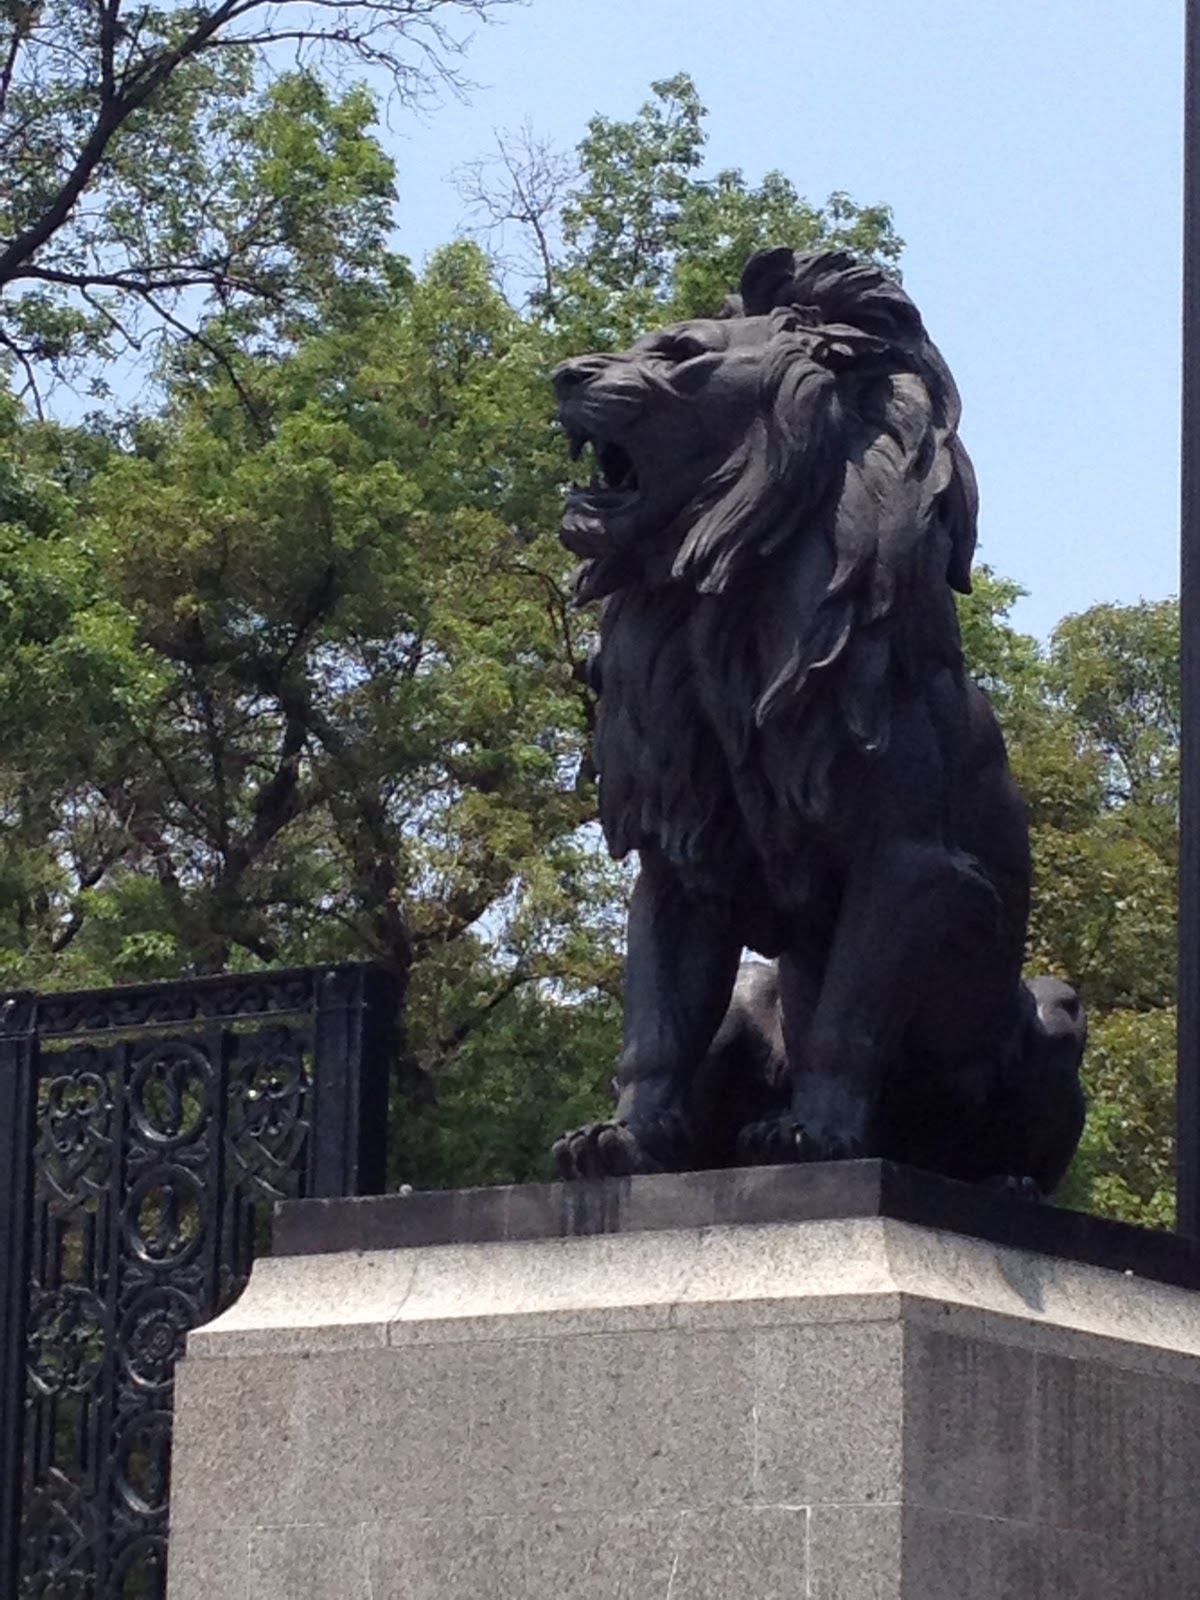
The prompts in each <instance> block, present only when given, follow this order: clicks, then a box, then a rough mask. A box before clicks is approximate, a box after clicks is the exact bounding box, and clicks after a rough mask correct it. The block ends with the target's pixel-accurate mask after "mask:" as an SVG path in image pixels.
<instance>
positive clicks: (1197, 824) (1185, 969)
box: [1176, 0, 1200, 1238]
mask: <svg viewBox="0 0 1200 1600" xmlns="http://www.w3.org/2000/svg"><path fill="white" fill-rule="evenodd" d="M1186 27H1187V39H1186V44H1185V46H1184V57H1185V69H1184V75H1185V87H1184V110H1183V147H1184V156H1183V432H1182V441H1181V446H1182V449H1181V471H1182V492H1181V508H1180V509H1181V530H1180V578H1179V601H1180V624H1181V628H1182V634H1183V637H1182V641H1181V649H1182V661H1181V667H1182V674H1183V729H1182V750H1181V772H1180V797H1179V822H1180V840H1179V895H1180V899H1179V1068H1178V1078H1177V1089H1176V1103H1177V1117H1178V1122H1177V1134H1178V1155H1177V1162H1176V1170H1177V1174H1178V1185H1179V1201H1178V1222H1177V1226H1178V1228H1179V1231H1180V1232H1181V1233H1186V1234H1190V1235H1192V1236H1193V1237H1195V1238H1200V0H1187V23H1186Z"/></svg>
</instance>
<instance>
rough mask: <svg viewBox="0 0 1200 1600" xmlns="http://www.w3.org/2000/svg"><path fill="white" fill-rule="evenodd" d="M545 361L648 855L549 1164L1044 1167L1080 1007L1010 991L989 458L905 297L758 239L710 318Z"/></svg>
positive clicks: (568, 537) (1066, 1107)
mask: <svg viewBox="0 0 1200 1600" xmlns="http://www.w3.org/2000/svg"><path fill="white" fill-rule="evenodd" d="M554 383H555V389H556V394H557V399H558V406H559V418H560V422H561V425H562V427H563V429H564V430H565V432H566V435H567V437H568V439H569V441H570V444H571V449H572V454H573V455H578V454H579V453H580V452H581V451H582V450H583V449H584V447H585V446H586V445H589V444H590V446H591V447H592V450H593V452H594V456H595V462H596V469H597V470H596V472H595V474H594V476H593V479H592V482H591V484H590V485H588V486H586V487H579V486H577V487H575V488H574V489H573V491H572V492H571V494H570V496H569V499H568V503H567V506H566V510H565V514H564V518H563V526H562V538H563V541H564V543H565V544H566V545H567V546H568V548H569V549H571V550H572V551H574V552H575V553H576V554H578V555H579V556H580V557H582V563H583V564H582V567H581V568H580V572H579V576H578V594H579V597H580V599H581V600H582V601H589V600H600V601H602V602H603V605H602V614H601V621H600V645H599V650H598V653H597V656H596V658H595V661H594V667H593V674H594V686H595V687H596V688H597V689H598V692H599V707H598V712H597V724H596V735H595V758H596V765H597V769H598V771H599V775H600V816H601V822H602V825H603V828H604V832H605V835H606V838H607V840H608V844H609V847H610V849H611V850H612V851H613V853H614V854H615V855H616V856H618V857H621V856H624V855H625V854H627V853H628V852H629V851H631V850H636V851H637V852H638V854H639V858H640V872H639V875H638V879H637V883H636V886H635V888H634V892H633V897H632V903H631V908H630V914H629V928H628V952H627V961H626V977H625V1022H624V1037H623V1046H622V1050H621V1055H620V1059H619V1063H618V1068H617V1091H618V1099H617V1105H616V1108H615V1112H614V1114H613V1117H612V1119H611V1120H610V1121H606V1122H602V1123H597V1124H593V1125H590V1126H588V1127H586V1128H581V1129H579V1130H577V1131H576V1132H574V1133H570V1134H566V1135H564V1136H563V1138H561V1139H560V1140H559V1141H558V1142H557V1144H556V1145H555V1161H556V1164H557V1167H558V1170H559V1172H560V1173H561V1174H562V1175H563V1176H565V1177H581V1176H596V1175H603V1174H624V1173H634V1172H652V1171H664V1170H685V1169H689V1168H695V1167H698V1166H706V1165H721V1164H729V1163H731V1162H735V1161H738V1162H764V1161H766V1162H781V1161H797V1160H800V1161H810V1160H827V1159H836V1158H842V1157H854V1156H871V1155H885V1156H890V1157H894V1158H896V1159H900V1160H910V1161H913V1162H915V1163H917V1164H920V1165H924V1166H927V1167H932V1168H934V1169H935V1170H941V1171H943V1172H947V1173H949V1174H950V1175H952V1176H960V1177H965V1178H970V1179H984V1178H992V1177H994V1178H998V1179H1006V1178H1007V1179H1015V1180H1017V1181H1018V1182H1025V1181H1027V1182H1029V1183H1031V1184H1032V1185H1033V1186H1035V1187H1036V1188H1037V1189H1038V1190H1041V1191H1044V1190H1046V1189H1048V1188H1049V1187H1051V1186H1052V1185H1053V1183H1054V1182H1057V1179H1058V1177H1059V1176H1061V1173H1062V1171H1063V1170H1065V1168H1066V1165H1067V1163H1068V1162H1069V1160H1070V1157H1071V1154H1072V1152H1073V1151H1074V1148H1075V1144H1076V1143H1077V1141H1078V1137H1079V1133H1080V1130H1081V1127H1082V1096H1081V1093H1080V1090H1079V1083H1078V1066H1079V1057H1080V1055H1081V1053H1082V1047H1083V1032H1084V1029H1083V1020H1082V1016H1081V1014H1080V1011H1079V1006H1078V1001H1077V1000H1076V999H1075V997H1074V995H1073V993H1072V992H1071V991H1070V990H1069V989H1068V988H1067V986H1066V985H1058V988H1057V990H1055V991H1052V992H1048V993H1047V994H1046V995H1040V994H1039V993H1038V992H1037V990H1036V988H1033V987H1030V986H1027V985H1025V984H1023V983H1022V980H1021V961H1022V955H1023V950H1024V942H1025V930H1026V920H1027V915H1028V908H1029V877H1030V865H1029V846H1028V832H1027V827H1026V821H1025V813H1024V808H1023V805H1022V802H1021V799H1020V796H1019V795H1018V793H1017V790H1016V788H1015V786H1014V784H1013V781H1012V778H1011V776H1010V774H1009V770H1008V765H1007V759H1006V755H1005V749H1004V742H1003V739H1002V737H1001V734H1000V730H999V727H998V726H997V723H996V720H995V717H994V715H993V713H992V710H991V707H990V706H989V704H988V701H987V699H986V697H985V695H984V694H983V692H982V691H981V690H980V689H979V688H977V687H976V686H975V685H974V684H973V683H971V682H970V680H969V679H968V678H967V677H966V675H965V672H964V668H963V661H962V649H961V642H960V636H959V628H958V621H957V614H956V611H955V604H954V596H953V591H954V590H960V591H966V590H968V589H969V587H970V571H971V560H972V555H973V551H974V546H975V524H976V510H977V495H976V488H975V481H974V475H973V472H972V469H971V464H970V461H969V459H968V457H967V454H966V451H965V450H964V448H963V446H962V444H961V443H960V441H959V438H958V432H957V429H958V422H959V399H958V394H957V391H956V390H955V386H954V382H953V380H952V378H951V376H950V373H949V371H948V370H947V368H946V365H945V363H944V361H943V360H942V357H941V356H940V355H939V353H938V351H937V349H936V348H935V347H934V345H933V344H932V343H931V342H930V340H929V338H928V336H927V334H926V332H925V329H924V326H923V324H922V321H921V318H920V315H919V314H918V312H917V309H916V307H915V306H914V305H913V303H912V302H911V300H909V298H908V296H907V295H906V294H905V293H904V291H903V290H902V289H901V287H900V286H899V284H898V283H896V282H895V281H893V280H892V279H891V278H889V277H888V276H886V275H885V274H884V273H883V272H881V271H879V270H878V269H877V268H876V267H875V266H873V265H871V264H868V263H861V262H858V261H856V260H855V259H854V258H852V257H851V256H849V255H847V254H845V253H841V252H837V253H824V254H808V255H804V254H797V253H795V252H793V251H791V250H788V249H772V250H764V251H760V252H759V253H758V254H757V255H755V256H753V257H752V258H751V260H750V261H749V262H748V264H747V266H746V269H745V272H744V274H743V277H742V285H741V295H740V297H739V298H735V299H733V300H731V301H729V302H728V303H727V304H726V307H725V308H724V310H723V311H722V313H721V314H720V315H719V316H716V317H713V318H711V319H698V320H695V321H690V322H684V323H680V324H677V325H675V326H672V327H667V328H664V329H662V330H661V331H659V332H656V333H653V334H650V335H648V336H647V337H645V338H642V339H639V340H638V341H637V342H636V343H635V344H634V345H633V346H632V348H631V349H629V350H628V351H626V352H624V353H623V354H619V355H586V356H581V357H579V358H578V359H576V360H572V361H567V362H565V363H564V364H563V365H562V366H560V367H559V368H558V369H557V371H556V372H555V375H554ZM745 947H749V948H750V949H751V950H754V951H757V952H759V953H760V954H762V955H765V956H769V957H774V958H777V961H776V965H775V966H774V967H772V968H770V969H763V970H766V971H769V972H770V978H769V979H764V978H762V977H761V976H759V977H756V976H755V975H754V973H753V972H751V974H750V977H749V978H747V977H746V975H745V974H743V977H742V979H741V980H740V981H738V974H739V965H740V962H741V958H742V954H743V950H744V948H745ZM735 981H738V995H737V997H736V998H735V997H734V990H735ZM764 983H768V984H769V986H770V990H771V993H770V997H769V1000H768V999H765V998H764V997H763V996H762V995H761V994H759V996H758V999H757V1000H756V1002H755V1004H754V1005H751V1006H749V1008H748V1007H747V1002H746V993H745V991H746V987H747V984H749V985H750V987H751V988H752V989H753V988H754V986H755V985H756V984H757V985H758V987H759V989H760V990H761V988H762V985H763V984H764ZM731 998H733V1000H734V1003H733V1006H732V1008H731V1004H730V1003H731ZM772 1039H774V1040H775V1041H776V1042H775V1044H774V1045H772V1043H771V1041H772ZM755 1041H756V1042H755ZM739 1063H740V1065H739Z"/></svg>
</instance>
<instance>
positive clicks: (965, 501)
mask: <svg viewBox="0 0 1200 1600" xmlns="http://www.w3.org/2000/svg"><path fill="white" fill-rule="evenodd" d="M947 448H948V449H949V451H950V457H951V462H952V470H951V473H950V482H949V484H948V485H947V486H946V493H945V496H944V497H943V500H942V517H943V520H944V522H945V525H946V530H947V532H948V533H949V535H950V559H949V561H948V562H947V563H946V581H947V582H948V583H949V585H950V587H951V588H952V589H957V591H958V593H959V594H970V592H971V562H972V561H973V560H974V559H975V541H976V537H977V524H978V519H979V488H978V485H977V484H976V482H975V468H974V467H973V466H972V465H971V458H970V456H969V455H968V454H967V452H966V451H965V450H964V449H963V447H962V444H961V443H960V442H959V439H958V437H957V435H955V436H952V437H951V438H950V439H949V440H948V441H947Z"/></svg>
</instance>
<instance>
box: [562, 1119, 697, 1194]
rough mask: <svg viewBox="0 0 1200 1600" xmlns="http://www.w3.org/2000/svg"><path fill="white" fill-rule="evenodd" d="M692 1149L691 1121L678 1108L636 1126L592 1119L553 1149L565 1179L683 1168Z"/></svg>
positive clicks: (680, 1169) (614, 1175)
mask: <svg viewBox="0 0 1200 1600" xmlns="http://www.w3.org/2000/svg"><path fill="white" fill-rule="evenodd" d="M691 1151H692V1143H691V1138H690V1135H689V1132H688V1128H687V1124H686V1123H685V1121H684V1119H683V1117H682V1116H681V1115H680V1114H679V1113H678V1112H676V1111H667V1112H663V1113H660V1114H659V1115H657V1116H654V1117H651V1118H648V1119H647V1120H646V1121H645V1123H641V1122H639V1123H638V1125H637V1128H636V1130H635V1129H634V1128H633V1127H631V1126H630V1124H629V1123H628V1122H619V1121H613V1122H589V1123H587V1124H586V1125H585V1126H584V1127H582V1128H576V1129H575V1131H574V1132H573V1133H564V1134H563V1136H562V1138H561V1139H557V1140H555V1142H554V1144H553V1146H552V1147H551V1155H552V1156H553V1158H554V1167H555V1171H556V1172H557V1174H558V1176H559V1177H560V1178H562V1179H566V1180H570V1179H573V1178H628V1177H632V1176H634V1175H635V1174H637V1173H643V1172H680V1171H683V1170H685V1169H686V1166H687V1163H688V1159H689V1157H690V1155H691Z"/></svg>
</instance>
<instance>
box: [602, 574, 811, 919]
mask: <svg viewBox="0 0 1200 1600" xmlns="http://www.w3.org/2000/svg"><path fill="white" fill-rule="evenodd" d="M600 661H601V675H602V688H601V696H600V708H599V713H598V718H597V728H596V761H597V767H598V769H599V773H600V815H601V821H602V823H603V827H604V832H605V836H606V838H607V840H608V843H609V847H610V849H611V850H612V851H613V853H614V854H615V855H617V856H623V855H625V854H627V853H628V852H629V851H630V850H635V849H644V848H647V847H657V848H658V849H659V850H660V851H661V852H662V853H663V854H664V855H665V856H666V857H667V859H668V860H669V861H671V862H672V863H673V865H674V866H675V867H676V868H677V869H678V870H679V871H680V872H681V874H682V875H683V876H684V877H685V878H686V879H687V880H688V881H689V882H690V883H692V884H693V885H694V886H695V887H696V888H698V889H708V890H710V891H713V892H721V893H728V892H730V891H731V890H733V889H738V888H740V887H742V886H743V885H744V886H745V887H746V888H747V889H751V888H752V880H753V881H757V880H758V879H759V877H760V875H761V869H760V863H761V862H762V861H763V860H764V859H771V857H772V856H774V857H776V859H777V858H778V840H777V839H776V840H775V841H774V843H773V845H772V842H771V840H770V839H769V837H768V836H771V835H776V834H777V833H778V829H777V827H776V825H775V824H776V821H777V819H776V818H775V816H774V813H775V811H776V806H775V803H774V800H773V796H772V793H771V788H770V784H769V781H768V777H767V774H766V773H765V771H764V769H763V767H762V764H761V761H760V760H759V759H757V758H758V754H759V753H758V752H757V751H756V750H755V738H756V735H755V730H754V719H753V706H754V702H755V699H756V696H757V694H758V692H759V689H760V686H761V682H762V677H763V673H764V670H765V665H764V662H763V660H762V659H761V647H760V641H759V639H758V638H757V637H756V634H755V630H754V629H753V627H750V626H747V625H746V622H745V620H744V619H736V618H735V619H733V620H732V623H731V625H730V626H727V627H723V626H722V625H721V621H720V618H719V617H718V616H717V615H716V613H715V612H714V611H713V610H711V609H706V607H705V602H704V601H703V600H700V599H698V598H697V597H696V596H695V595H694V594H692V593H690V592H689V591H686V590H683V589H675V588H666V589H653V590H640V591H639V590H630V591H625V592H622V593H620V594H618V595H614V596H613V597H611V598H610V599H609V601H608V602H607V603H606V606H605V612H604V617H603V622H602V627H601V657H600ZM788 831H789V833H790V835H791V840H790V844H791V849H792V850H793V851H794V850H795V849H796V848H797V847H802V845H803V841H802V840H801V839H800V838H798V837H796V830H795V823H794V821H793V823H792V824H791V826H790V828H789V830H788ZM801 831H802V832H803V831H805V830H801ZM809 842H810V843H815V841H809Z"/></svg>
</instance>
